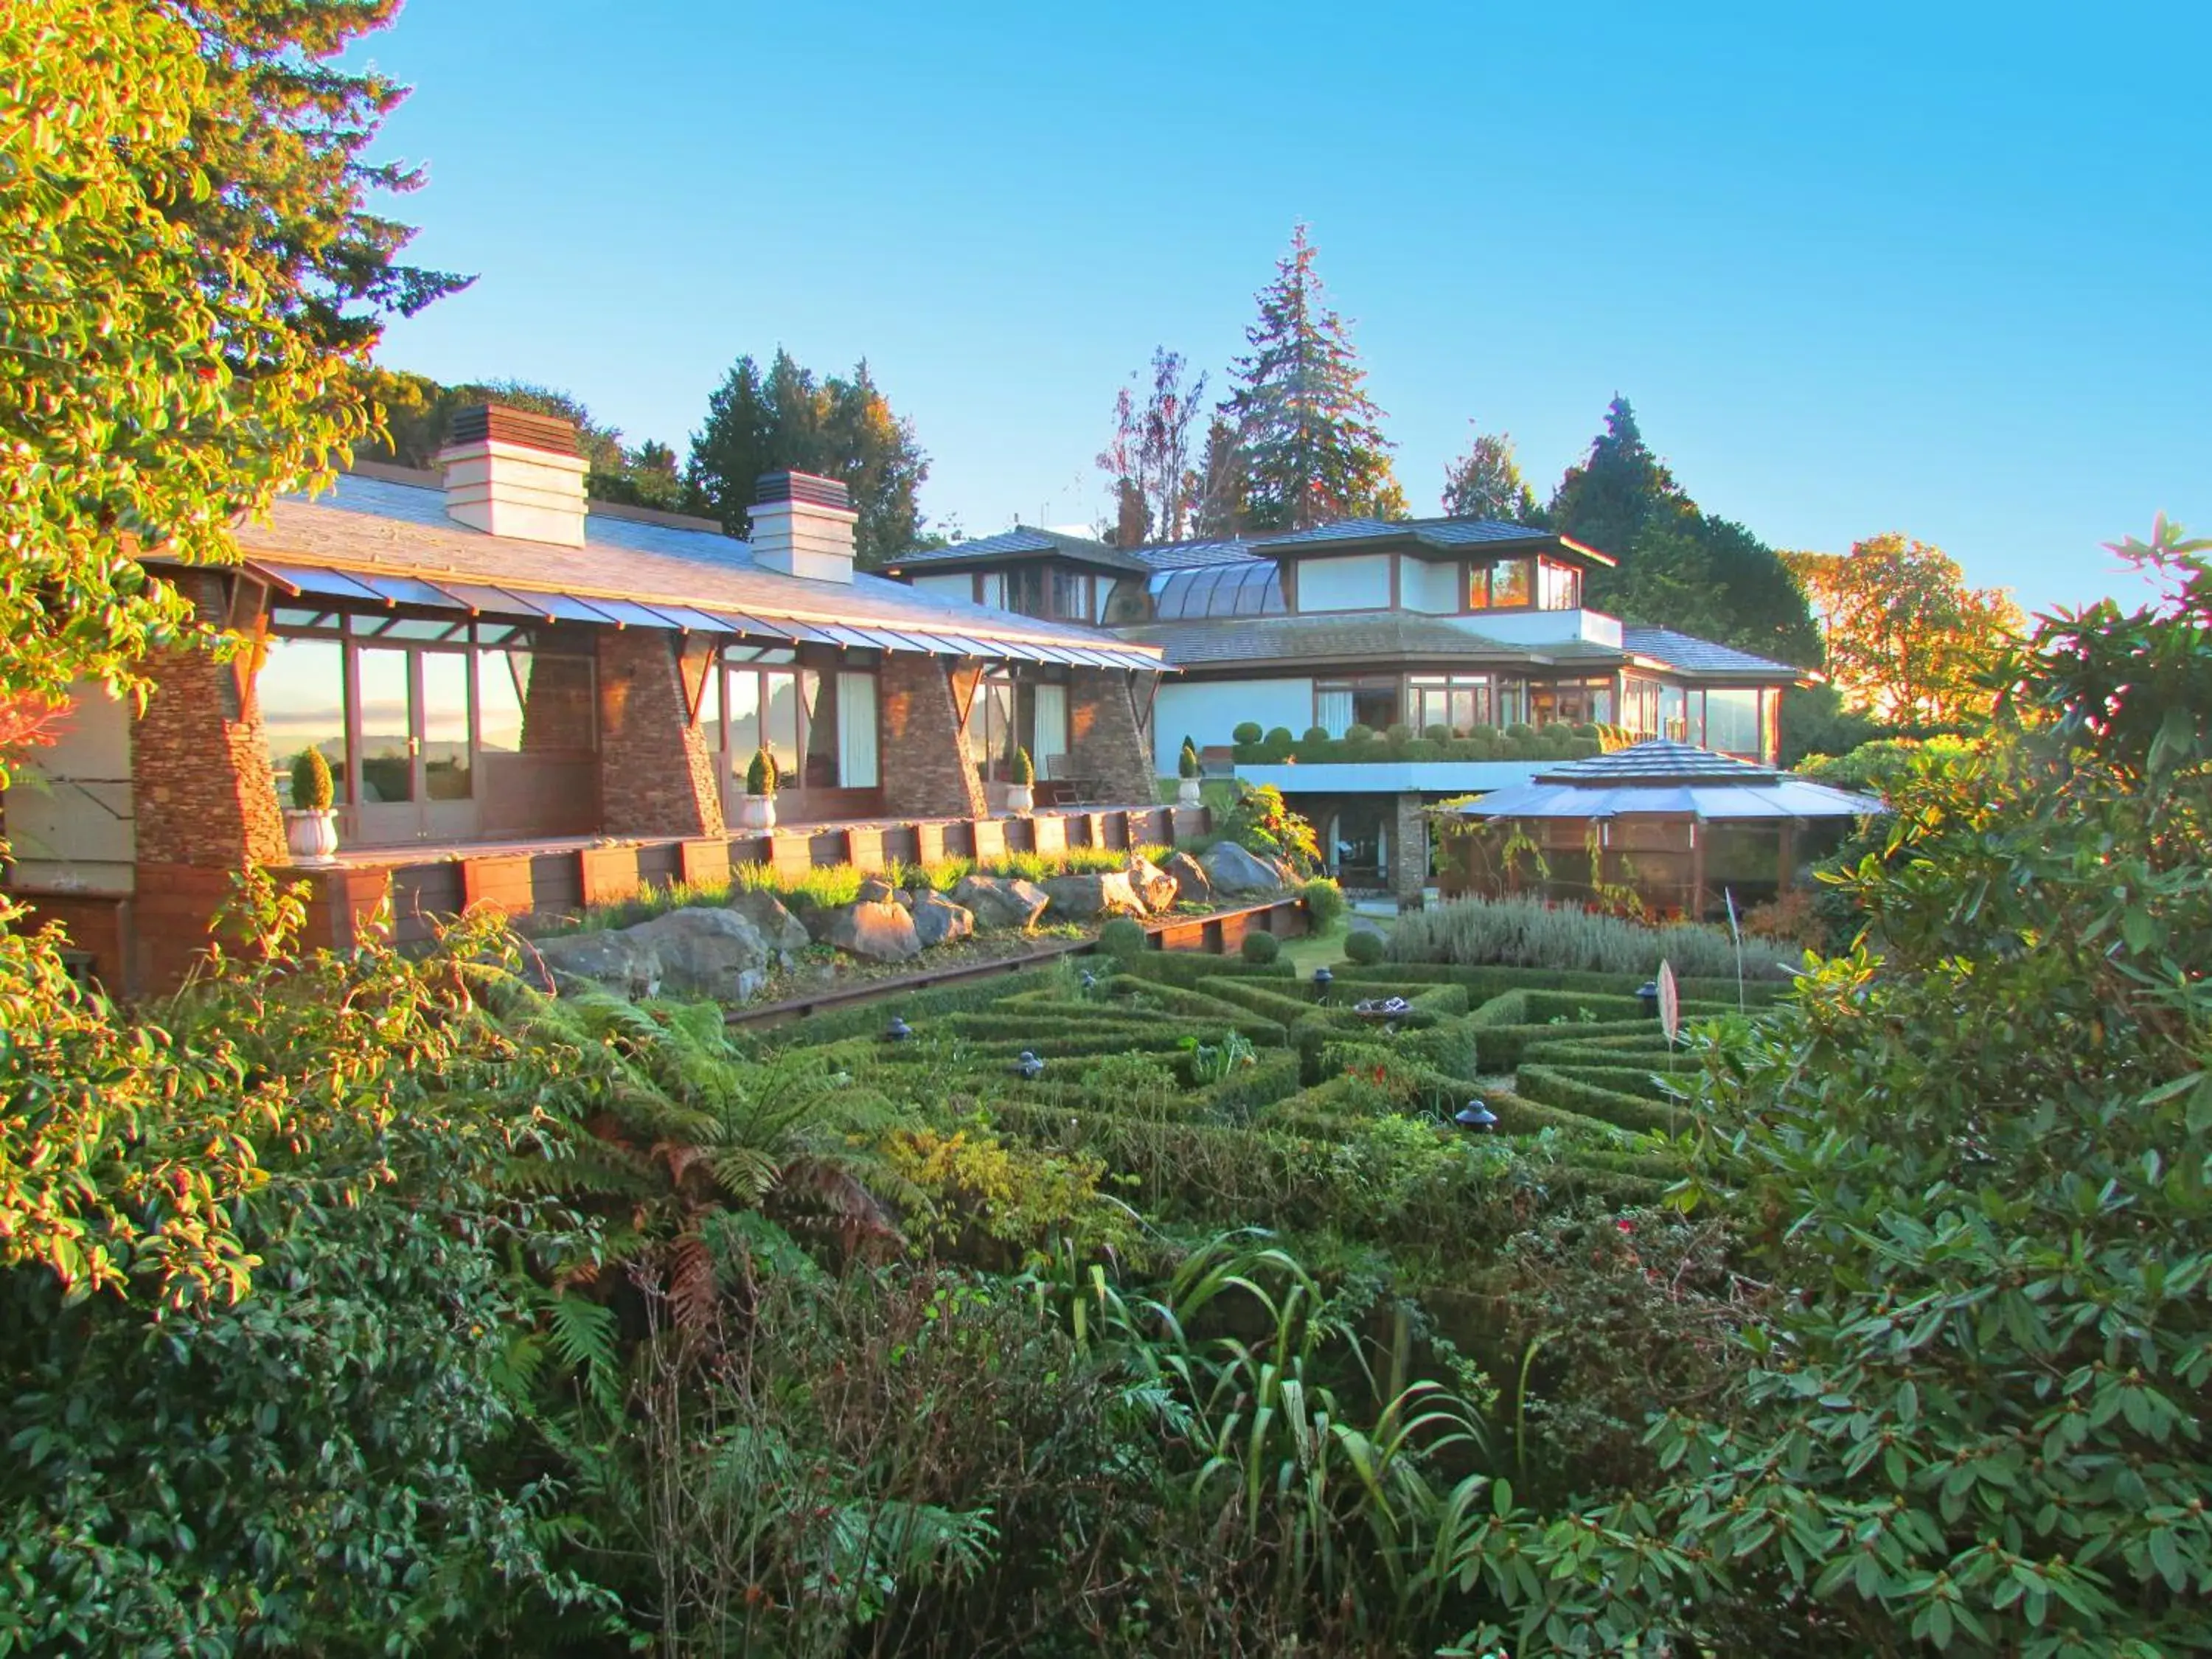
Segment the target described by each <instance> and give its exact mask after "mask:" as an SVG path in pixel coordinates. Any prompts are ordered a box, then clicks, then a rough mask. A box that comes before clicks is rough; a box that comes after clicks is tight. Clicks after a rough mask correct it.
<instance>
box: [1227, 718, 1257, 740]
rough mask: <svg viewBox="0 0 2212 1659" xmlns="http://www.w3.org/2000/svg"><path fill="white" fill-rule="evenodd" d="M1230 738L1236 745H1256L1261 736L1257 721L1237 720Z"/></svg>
mask: <svg viewBox="0 0 2212 1659" xmlns="http://www.w3.org/2000/svg"><path fill="white" fill-rule="evenodd" d="M1229 735H1230V737H1231V738H1233V739H1234V740H1235V741H1237V742H1238V743H1257V742H1259V741H1260V738H1261V735H1262V733H1261V730H1260V722H1259V721H1257V720H1239V721H1237V729H1236V730H1235V731H1233V732H1231V733H1230V734H1229Z"/></svg>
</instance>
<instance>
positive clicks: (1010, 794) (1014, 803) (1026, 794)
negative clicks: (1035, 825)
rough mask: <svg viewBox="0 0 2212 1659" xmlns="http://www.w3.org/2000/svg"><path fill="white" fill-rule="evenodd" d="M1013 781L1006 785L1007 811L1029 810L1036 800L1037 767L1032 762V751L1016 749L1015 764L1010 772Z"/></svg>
mask: <svg viewBox="0 0 2212 1659" xmlns="http://www.w3.org/2000/svg"><path fill="white" fill-rule="evenodd" d="M1010 775H1011V776H1012V779H1013V781H1012V782H1011V783H1009V784H1008V785H1007V786H1006V811H1009V812H1027V811H1030V808H1031V807H1032V806H1033V805H1035V804H1036V767H1034V766H1032V765H1030V751H1029V750H1026V749H1017V750H1014V764H1013V768H1012V772H1011V774H1010Z"/></svg>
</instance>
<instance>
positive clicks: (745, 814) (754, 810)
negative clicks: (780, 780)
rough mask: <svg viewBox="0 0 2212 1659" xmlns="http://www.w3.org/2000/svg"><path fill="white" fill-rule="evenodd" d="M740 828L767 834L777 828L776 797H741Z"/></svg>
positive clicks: (739, 810) (739, 798)
mask: <svg viewBox="0 0 2212 1659" xmlns="http://www.w3.org/2000/svg"><path fill="white" fill-rule="evenodd" d="M738 829H751V830H756V831H762V832H765V831H767V830H769V829H775V796H774V795H741V796H739V797H738Z"/></svg>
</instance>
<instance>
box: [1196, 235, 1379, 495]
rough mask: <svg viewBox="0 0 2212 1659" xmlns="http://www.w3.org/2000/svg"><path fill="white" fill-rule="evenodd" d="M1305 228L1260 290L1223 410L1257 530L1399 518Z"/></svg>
mask: <svg viewBox="0 0 2212 1659" xmlns="http://www.w3.org/2000/svg"><path fill="white" fill-rule="evenodd" d="M1314 253H1315V249H1314V246H1313V244H1312V243H1311V242H1310V240H1307V237H1306V228H1305V226H1304V225H1303V224H1300V225H1298V226H1297V227H1296V228H1293V230H1292V231H1291V251H1290V252H1288V253H1287V254H1285V256H1284V257H1283V258H1282V259H1281V260H1280V261H1279V262H1278V263H1277V265H1276V269H1275V280H1274V281H1273V283H1269V284H1268V285H1267V287H1266V288H1265V289H1261V292H1260V294H1259V296H1258V298H1259V304H1260V316H1259V319H1258V320H1257V321H1256V322H1255V323H1254V324H1253V325H1252V326H1251V327H1250V328H1249V329H1247V330H1246V331H1245V332H1244V337H1245V339H1246V340H1247V341H1249V343H1250V345H1251V348H1252V349H1251V350H1250V352H1249V354H1247V355H1246V356H1242V357H1239V358H1238V359H1237V362H1236V363H1235V366H1234V368H1233V371H1232V372H1233V378H1234V380H1235V381H1236V389H1235V390H1234V391H1233V392H1231V394H1230V397H1229V399H1228V401H1227V402H1226V403H1225V404H1223V406H1222V407H1223V409H1224V410H1225V412H1226V413H1227V414H1228V415H1229V416H1230V418H1231V421H1232V422H1233V423H1234V425H1235V428H1236V432H1237V442H1238V445H1239V446H1240V447H1241V448H1242V450H1243V456H1244V477H1245V496H1246V513H1247V516H1248V519H1249V523H1250V524H1251V525H1252V526H1254V527H1255V528H1259V529H1269V530H1305V529H1310V528H1311V527H1312V526H1315V525H1317V524H1325V523H1327V522H1328V520H1331V519H1340V518H1346V517H1350V516H1353V515H1357V514H1366V515H1373V516H1376V517H1402V516H1403V515H1404V513H1405V510H1406V504H1405V496H1404V494H1403V492H1402V491H1401V490H1400V489H1399V488H1398V484H1397V481H1396V479H1395V477H1393V476H1392V474H1391V471H1390V453H1389V452H1390V447H1391V446H1390V441H1389V439H1387V438H1385V437H1384V436H1383V428H1382V424H1381V422H1382V420H1383V411H1382V410H1379V409H1377V408H1376V406H1375V404H1374V401H1373V400H1372V399H1371V398H1369V397H1368V395H1367V392H1366V389H1365V381H1366V379H1367V374H1366V371H1365V370H1364V369H1363V368H1360V366H1359V358H1358V353H1357V352H1355V351H1354V350H1353V349H1352V337H1351V334H1350V331H1349V330H1348V328H1347V326H1346V323H1345V321H1344V319H1342V318H1340V317H1339V316H1338V315H1337V314H1336V313H1335V312H1334V311H1332V310H1331V309H1330V308H1329V307H1328V303H1327V301H1326V300H1325V298H1324V296H1323V294H1322V281H1321V276H1320V275H1319V273H1318V272H1316V270H1315V269H1314Z"/></svg>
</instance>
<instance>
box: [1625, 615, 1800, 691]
mask: <svg viewBox="0 0 2212 1659" xmlns="http://www.w3.org/2000/svg"><path fill="white" fill-rule="evenodd" d="M1620 642H1621V645H1622V647H1623V648H1625V649H1626V650H1627V651H1628V652H1629V653H1631V654H1632V655H1635V656H1638V657H1650V658H1651V659H1653V660H1654V661H1656V662H1663V663H1665V664H1667V665H1668V666H1669V667H1672V668H1679V669H1680V670H1681V671H1683V672H1685V673H1687V674H1742V675H1745V676H1747V677H1749V678H1757V679H1762V680H1771V679H1774V678H1778V677H1779V678H1790V679H1797V678H1802V677H1803V675H1804V672H1805V671H1804V670H1803V669H1802V668H1794V667H1792V666H1791V665H1790V664H1788V663H1786V662H1776V661H1774V660H1772V659H1771V658H1766V657H1758V656H1753V654H1752V653H1750V652H1748V651H1739V650H1737V649H1736V648H1735V647H1734V646H1732V645H1719V644H1716V643H1715V642H1714V641H1711V640H1701V639H1699V638H1698V637H1697V636H1696V635H1693V634H1677V633H1676V632H1675V631H1674V629H1671V628H1642V627H1637V626H1633V625H1629V626H1624V627H1623V628H1622V629H1621V630H1620Z"/></svg>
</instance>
